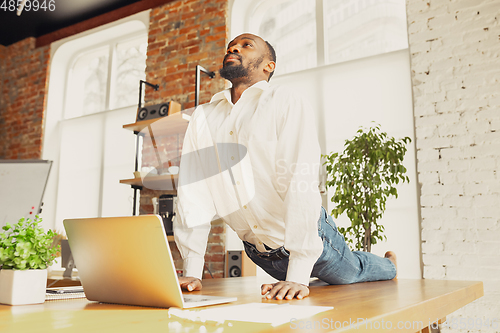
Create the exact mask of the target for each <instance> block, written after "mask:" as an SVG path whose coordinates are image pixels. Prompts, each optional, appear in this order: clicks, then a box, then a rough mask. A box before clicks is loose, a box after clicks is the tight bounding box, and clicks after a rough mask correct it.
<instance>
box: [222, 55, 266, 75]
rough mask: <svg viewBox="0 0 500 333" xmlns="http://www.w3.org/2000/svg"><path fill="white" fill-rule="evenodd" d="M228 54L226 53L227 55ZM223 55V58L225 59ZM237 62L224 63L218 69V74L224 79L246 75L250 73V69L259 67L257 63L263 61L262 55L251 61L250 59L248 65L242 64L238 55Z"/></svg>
mask: <svg viewBox="0 0 500 333" xmlns="http://www.w3.org/2000/svg"><path fill="white" fill-rule="evenodd" d="M227 56H228V55H226V57H227ZM226 57H224V59H226ZM238 60H239V61H240V63H239V64H236V63H233V64H232V63H224V65H223V66H222V68H221V69H220V70H219V74H220V76H221V77H223V78H224V79H226V80H229V81H231V80H234V79H240V78H245V77H248V76H249V74H250V70H255V69H257V68H258V67H259V65H260V64H261V63H262V61H264V56H261V57H259V58H257V59H255V60H253V61H251V62H250V63H249V64H248V66H246V67H245V66H243V63H242V59H241V56H239V55H238Z"/></svg>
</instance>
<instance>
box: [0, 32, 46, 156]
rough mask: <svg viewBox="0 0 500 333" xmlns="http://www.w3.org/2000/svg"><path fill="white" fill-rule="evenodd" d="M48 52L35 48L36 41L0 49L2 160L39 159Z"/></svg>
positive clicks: (23, 42) (33, 39) (0, 142)
mask: <svg viewBox="0 0 500 333" xmlns="http://www.w3.org/2000/svg"><path fill="white" fill-rule="evenodd" d="M49 50H50V49H49V46H44V47H40V48H35V38H27V39H24V40H22V41H20V42H18V43H15V44H12V45H10V46H8V47H3V46H1V48H0V57H2V58H3V59H2V61H1V63H2V67H1V68H0V70H1V83H0V89H1V90H0V100H1V102H0V128H1V129H2V130H1V131H0V132H1V134H0V158H2V159H39V158H40V157H41V154H42V135H43V114H44V107H45V95H46V94H45V92H46V87H47V77H48V75H47V74H48V64H49Z"/></svg>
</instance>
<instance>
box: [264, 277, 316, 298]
mask: <svg viewBox="0 0 500 333" xmlns="http://www.w3.org/2000/svg"><path fill="white" fill-rule="evenodd" d="M261 292H262V295H265V294H266V293H267V292H269V293H268V294H267V296H266V298H267V299H273V298H274V297H276V299H278V300H280V299H293V298H294V297H297V299H303V298H304V297H307V296H309V288H308V287H307V286H305V285H303V284H300V283H297V282H291V281H279V282H276V283H273V284H263V285H262V287H261Z"/></svg>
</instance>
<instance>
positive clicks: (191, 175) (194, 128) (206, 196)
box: [173, 107, 215, 291]
mask: <svg viewBox="0 0 500 333" xmlns="http://www.w3.org/2000/svg"><path fill="white" fill-rule="evenodd" d="M200 125H201V126H202V127H203V126H206V120H205V117H204V113H203V108H202V107H200V108H198V109H197V110H196V111H195V113H194V114H193V117H192V118H191V121H190V123H189V126H188V128H187V131H186V135H185V137H184V143H183V147H182V157H181V163H180V170H179V187H178V191H177V196H178V199H179V200H178V204H177V214H176V219H175V223H174V224H173V231H174V238H175V242H176V244H177V247H178V249H179V252H180V254H181V256H182V259H183V261H184V277H182V278H180V279H179V283H180V286H181V287H182V288H183V289H185V290H188V291H193V290H199V289H201V279H202V276H203V266H204V263H205V260H204V255H205V251H206V248H207V240H208V234H209V232H210V222H211V221H212V218H213V217H214V215H215V207H214V204H213V201H212V196H211V194H210V190H209V188H208V186H207V184H206V181H205V179H204V178H203V177H199V176H200V175H199V174H197V173H199V172H201V170H203V166H202V161H200V158H199V155H198V153H197V151H198V149H200V147H199V146H200V145H199V144H198V130H199V128H200ZM185 156H189V157H188V158H184V157H185Z"/></svg>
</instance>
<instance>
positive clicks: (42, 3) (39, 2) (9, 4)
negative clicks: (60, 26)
mask: <svg viewBox="0 0 500 333" xmlns="http://www.w3.org/2000/svg"><path fill="white" fill-rule="evenodd" d="M22 2H23V1H22V0H3V2H2V5H1V6H0V9H1V10H3V11H4V12H6V11H9V12H15V11H17V9H18V8H19V6H20V5H21V3H22ZM31 10H32V11H34V12H37V11H39V10H43V11H47V10H50V11H51V12H53V11H54V10H56V1H55V0H49V1H47V0H26V2H25V4H24V7H23V11H27V12H29V11H31Z"/></svg>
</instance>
